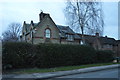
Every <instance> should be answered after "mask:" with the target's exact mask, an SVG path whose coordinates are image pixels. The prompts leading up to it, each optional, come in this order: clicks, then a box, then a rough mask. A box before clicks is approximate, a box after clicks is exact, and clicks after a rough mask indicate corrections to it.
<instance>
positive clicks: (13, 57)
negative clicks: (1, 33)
mask: <svg viewBox="0 0 120 80" xmlns="http://www.w3.org/2000/svg"><path fill="white" fill-rule="evenodd" d="M2 51H3V52H2V56H3V57H2V62H3V68H7V67H12V68H25V67H32V66H33V64H32V62H33V59H34V55H35V54H36V53H35V52H36V51H35V46H33V45H31V44H28V43H22V42H7V43H4V44H3V50H2ZM8 65H9V66H8Z"/></svg>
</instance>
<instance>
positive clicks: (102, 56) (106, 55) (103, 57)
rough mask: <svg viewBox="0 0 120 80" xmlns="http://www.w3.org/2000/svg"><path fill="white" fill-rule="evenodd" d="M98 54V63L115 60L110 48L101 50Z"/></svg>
mask: <svg viewBox="0 0 120 80" xmlns="http://www.w3.org/2000/svg"><path fill="white" fill-rule="evenodd" d="M96 54H97V62H98V63H103V62H111V61H113V60H114V58H113V56H114V55H113V54H114V53H113V52H112V51H109V50H104V51H103V50H99V51H97V52H96Z"/></svg>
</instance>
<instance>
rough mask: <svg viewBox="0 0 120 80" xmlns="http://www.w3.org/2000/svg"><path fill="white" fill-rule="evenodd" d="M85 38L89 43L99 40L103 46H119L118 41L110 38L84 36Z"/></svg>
mask: <svg viewBox="0 0 120 80" xmlns="http://www.w3.org/2000/svg"><path fill="white" fill-rule="evenodd" d="M79 36H80V37H81V36H82V35H81V34H79ZM84 38H85V41H86V42H87V43H93V42H94V41H95V40H96V39H98V40H99V41H100V43H101V44H110V45H117V43H116V40H115V39H114V38H110V37H101V36H99V37H97V36H95V35H84Z"/></svg>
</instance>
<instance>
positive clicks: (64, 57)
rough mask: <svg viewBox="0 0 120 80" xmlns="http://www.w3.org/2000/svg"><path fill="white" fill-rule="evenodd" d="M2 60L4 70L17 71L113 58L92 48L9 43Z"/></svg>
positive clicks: (90, 62)
mask: <svg viewBox="0 0 120 80" xmlns="http://www.w3.org/2000/svg"><path fill="white" fill-rule="evenodd" d="M102 53H103V54H102ZM106 57H107V60H106V59H105V58H106ZM2 58H3V60H2V61H3V68H4V69H9V68H12V69H17V68H33V67H38V68H50V67H57V66H71V65H82V64H92V63H98V62H110V61H111V60H112V58H113V57H112V55H111V54H109V53H108V52H102V51H95V50H94V48H92V47H90V46H83V45H65V44H39V45H32V44H29V43H23V42H8V43H4V44H3V57H2Z"/></svg>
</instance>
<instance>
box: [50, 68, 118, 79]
mask: <svg viewBox="0 0 120 80" xmlns="http://www.w3.org/2000/svg"><path fill="white" fill-rule="evenodd" d="M119 72H120V69H118V68H116V69H109V70H102V71H96V72H89V73H82V74H74V75H68V76H61V77H57V78H55V79H48V80H120V79H119V78H120V74H119Z"/></svg>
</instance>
